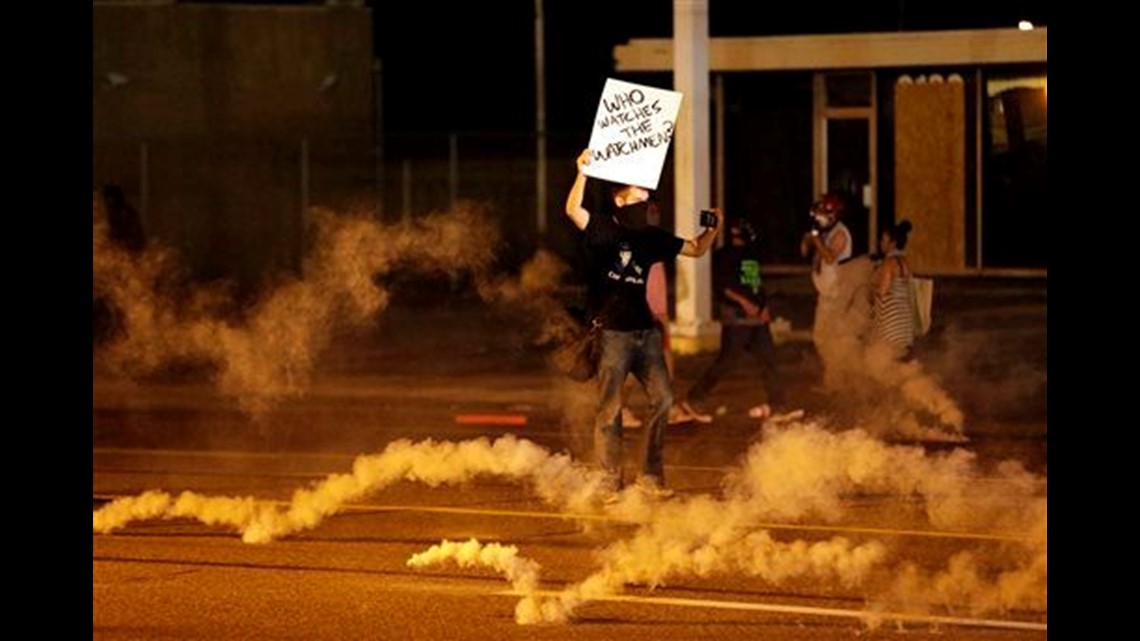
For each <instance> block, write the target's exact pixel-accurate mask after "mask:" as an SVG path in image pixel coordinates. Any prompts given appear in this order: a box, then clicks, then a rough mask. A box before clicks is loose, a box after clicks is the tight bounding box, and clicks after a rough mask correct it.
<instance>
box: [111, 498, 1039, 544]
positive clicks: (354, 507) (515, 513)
mask: <svg viewBox="0 0 1140 641" xmlns="http://www.w3.org/2000/svg"><path fill="white" fill-rule="evenodd" d="M123 496H127V495H117V494H93V496H92V499H94V500H99V501H113V500H115V499H117V498H121V497H123ZM260 502H261V503H267V504H272V505H279V506H282V507H288V506H289V505H291V502H290V501H278V500H267V501H260ZM341 511H343V512H356V513H382V512H417V513H424V514H458V515H463V516H502V517H511V518H523V519H557V520H560V521H603V522H613V523H622V524H628V525H637V524H638V522H637V521H630V520H628V519H622V518H618V517H616V516H611V515H608V514H586V513H578V512H543V511H528V510H493V509H486V508H471V507H446V506H428V505H375V504H369V503H350V504H347V505H345V506H343V508H342V510H341ZM751 527H754V528H757V529H769V530H793V531H816V532H838V533H850V534H875V535H880V536H914V537H928V538H948V539H975V540H982V541H1014V542H1029V541H1032V540H1033V537H1030V536H1023V535H1017V534H1005V533H1002V534H987V533H982V532H952V531H942V530H904V529H895V528H874V527H860V526H851V525H812V524H794V523H752V524H751Z"/></svg>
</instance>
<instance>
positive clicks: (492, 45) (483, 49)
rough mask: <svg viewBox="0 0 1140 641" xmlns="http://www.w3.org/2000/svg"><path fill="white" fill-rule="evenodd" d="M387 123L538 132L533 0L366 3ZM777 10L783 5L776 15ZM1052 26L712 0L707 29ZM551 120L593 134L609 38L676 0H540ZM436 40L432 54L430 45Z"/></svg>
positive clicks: (1013, 9) (1014, 9)
mask: <svg viewBox="0 0 1140 641" xmlns="http://www.w3.org/2000/svg"><path fill="white" fill-rule="evenodd" d="M369 4H370V6H372V7H373V12H374V18H375V24H376V27H375V30H374V38H375V46H376V51H377V55H378V57H380V58H381V59H382V60H383V64H384V69H385V76H384V91H385V105H384V110H385V114H384V115H385V129H386V130H387V131H388V132H389V133H407V132H445V131H456V132H467V131H500V132H528V131H533V130H534V120H535V91H534V82H535V79H534V77H535V64H534V2H533V0H497V1H495V2H476V3H467V2H465V3H455V4H454V5H452V6H449V7H448V8H447V9H446V10H442V9H440V4H439V3H434V2H427V1H419V2H406V1H400V2H384V1H382V0H375V1H374V2H370V3H369ZM776 9H778V10H779V11H780V12H781V13H780V14H779V15H775V14H774V13H773V11H775V10H776ZM1019 19H1028V20H1031V21H1034V22H1035V23H1036V24H1038V25H1045V24H1047V14H1046V7H1045V3H1044V2H1043V1H1041V0H1034V1H1022V0H989V1H981V0H955V1H954V2H938V1H933V0H926V1H924V2H917V1H915V0H911V1H910V2H901V1H900V0H862V1H859V2H855V1H851V2H787V3H776V2H749V1H741V0H732V1H729V0H710V1H709V33H710V36H713V37H715V36H750V35H788V34H811V33H843V32H858V31H888V32H889V31H898V30H900V28H901V29H903V30H928V29H971V28H986V27H1013V26H1016V24H1017V21H1018V20H1019ZM545 23H546V85H547V94H546V95H547V98H546V100H547V103H546V105H547V107H546V108H547V128H548V130H549V131H551V132H553V133H559V132H562V133H567V132H579V131H585V132H588V130H589V127H590V126H591V123H592V119H593V116H594V112H595V110H596V109H597V104H598V98H599V96H600V95H601V90H602V85H603V84H604V83H605V79H606V77H608V76H612V75H615V74H614V66H613V48H614V46H615V45H617V44H620V43H624V42H626V41H628V40H629V39H630V38H667V37H670V36H671V35H672V27H673V3H672V0H638V1H637V2H618V1H615V0H574V1H568V0H546V4H545ZM429 49H430V50H431V52H430V53H428V50H429Z"/></svg>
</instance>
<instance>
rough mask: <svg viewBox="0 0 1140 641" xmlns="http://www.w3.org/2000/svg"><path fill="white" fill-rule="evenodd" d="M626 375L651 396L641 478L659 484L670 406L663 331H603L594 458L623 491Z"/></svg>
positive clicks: (662, 479) (661, 474)
mask: <svg viewBox="0 0 1140 641" xmlns="http://www.w3.org/2000/svg"><path fill="white" fill-rule="evenodd" d="M627 374H633V375H634V376H635V377H636V378H637V380H638V381H639V382H640V383H641V385H642V387H644V388H645V392H646V394H647V395H648V396H649V412H650V417H649V422H648V423H647V424H646V426H645V434H644V435H643V438H642V443H641V466H642V474H644V475H645V476H648V477H651V478H652V479H653V480H655V481H656V482H657V483H658V484H664V482H665V465H664V462H663V460H662V450H663V449H664V446H665V426H666V425H667V424H668V422H669V408H670V407H672V406H673V389H672V387H671V386H670V384H669V370H668V369H667V368H666V366H665V351H664V346H663V345H662V339H661V330H659V329H656V328H654V329H643V330H636V331H631V332H616V331H612V330H608V329H607V330H603V331H602V358H601V361H600V363H599V365H598V390H599V395H600V397H601V400H600V401H599V403H598V413H597V416H596V417H595V419H594V457H595V459H596V461H597V463H598V465H600V466H601V467H602V469H604V470H606V471H607V472H608V473H609V474H610V475H611V478H612V479H613V482H614V484H615V487H617V488H620V487H621V486H622V473H621V464H622V425H621V406H622V398H621V390H622V385H623V384H624V383H625V377H626V375H627Z"/></svg>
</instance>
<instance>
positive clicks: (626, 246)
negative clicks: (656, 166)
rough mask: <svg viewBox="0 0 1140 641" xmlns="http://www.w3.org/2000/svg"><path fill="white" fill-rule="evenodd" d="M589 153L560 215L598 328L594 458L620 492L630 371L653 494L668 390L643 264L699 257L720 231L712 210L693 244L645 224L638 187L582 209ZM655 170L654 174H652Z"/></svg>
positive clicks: (658, 482)
mask: <svg viewBox="0 0 1140 641" xmlns="http://www.w3.org/2000/svg"><path fill="white" fill-rule="evenodd" d="M593 155H594V152H592V151H591V150H589V149H587V150H585V151H583V152H582V153H581V154H580V155H579V156H578V159H577V165H578V176H577V178H576V179H575V181H574V185H573V186H572V187H571V188H570V193H569V195H568V196H567V198H566V215H567V216H568V217H569V218H570V220H571V221H572V222H573V223H574V225H575V226H576V227H577V228H578V229H580V230H582V231H583V232H585V237H586V246H587V254H588V258H589V269H590V276H589V295H588V306H589V312H590V315H591V317H592V318H593V319H595V320H596V322H598V323H600V325H601V327H602V356H601V361H600V364H599V366H598V388H599V395H600V399H599V403H598V413H597V415H596V417H595V419H594V450H595V452H594V455H595V458H596V460H597V461H598V463H599V465H601V466H602V468H604V469H605V470H606V471H607V472H609V474H610V478H611V482H612V485H611V488H610V489H612V490H618V489H620V488H621V487H622V485H623V481H622V473H621V463H622V423H621V406H622V398H621V390H622V384H623V383H624V382H625V379H626V376H627V375H628V374H630V373H632V374H633V375H634V376H635V377H636V378H637V379H638V381H639V382H640V383H641V384H642V386H643V387H644V388H645V392H646V394H647V395H648V397H649V406H650V418H649V423H648V425H647V427H646V430H645V434H644V435H643V437H644V438H643V444H642V476H641V477H640V478H639V479H638V485H639V487H641V488H642V489H644V490H645V491H646V492H647V493H649V494H651V495H654V496H667V495H668V494H670V492H669V491H667V490H664V489H663V488H662V485H663V483H664V479H665V474H664V464H663V458H662V450H663V447H664V444H665V427H666V424H667V422H668V419H669V409H670V408H671V407H672V405H673V391H672V386H671V385H670V379H669V372H668V369H667V367H666V364H665V354H664V347H663V341H662V336H661V330H660V329H659V328H658V327H657V325H656V322H655V319H654V316H653V313H652V311H651V310H650V309H649V303H648V302H647V300H646V281H647V280H648V278H649V267H650V266H651V265H652V264H653V263H655V262H659V261H665V260H673V259H674V258H676V256H677V255H678V254H681V255H683V256H691V257H700V256H703V255H704V254H705V253H706V252H708V250H709V248H710V247H712V245H713V243H714V242H715V241H716V237H717V234H718V233H719V232H720V228H721V224H720V223H721V221H722V220H723V215H722V214H721V212H720V211H719V210H714V214H715V216H716V221H717V222H716V225H715V226H713V227H707V228H705V230H704V231H703V232H702V233H701V234H700V235H699V236H697V237H696V238H694V239H688V240H686V239H682V238H678V237H676V236H674V235H673V234H671V233H669V232H667V231H665V230H663V229H661V228H660V227H655V226H652V225H649V224H648V221H647V213H648V209H649V205H650V203H649V197H650V192H649V190H648V189H646V188H644V187H639V186H637V185H629V184H626V185H619V186H617V187H615V188H614V189H613V191H612V201H613V205H614V207H615V208H616V211H615V213H614V214H613V215H606V214H604V213H596V214H594V213H591V212H589V211H587V210H586V209H585V208H584V207H583V206H582V200H583V197H584V195H585V191H586V180H587V178H586V174H585V173H584V170H585V169H586V167H587V166H588V165H589V164H590V163H591V161H592V158H593ZM658 171H660V170H658Z"/></svg>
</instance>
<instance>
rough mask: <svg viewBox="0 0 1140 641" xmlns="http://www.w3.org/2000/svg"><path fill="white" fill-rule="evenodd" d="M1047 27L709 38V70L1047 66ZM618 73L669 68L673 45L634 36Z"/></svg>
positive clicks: (618, 57) (619, 50)
mask: <svg viewBox="0 0 1140 641" xmlns="http://www.w3.org/2000/svg"><path fill="white" fill-rule="evenodd" d="M1047 44H1048V29H1047V28H1045V27H1041V28H1037V29H1033V30H1031V31H1021V30H1019V29H972V30H955V31H907V32H895V33H858V34H849V33H848V34H829V35H811V36H765V37H749V38H709V71H713V72H718V71H782V70H793V69H801V70H809V69H810V70H822V69H871V68H875V67H922V66H930V65H987V64H1006V63H1034V62H1047V55H1046V54H1047V49H1048V46H1047ZM614 59H615V61H616V63H617V71H625V72H645V71H671V70H672V69H673V41H672V40H671V39H666V38H638V39H634V40H630V41H629V43H628V44H624V45H618V46H616V47H614Z"/></svg>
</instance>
